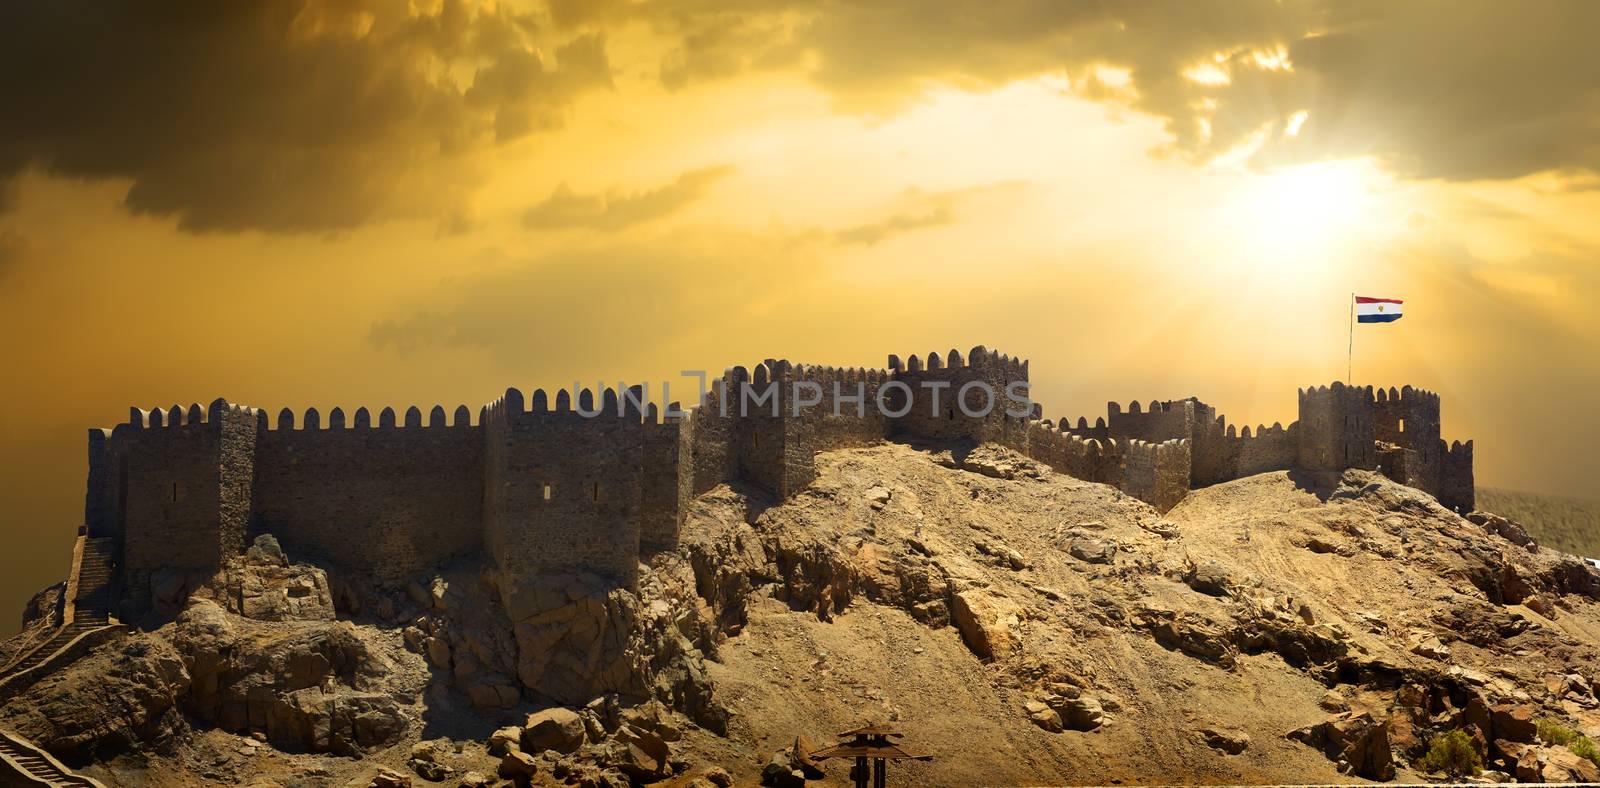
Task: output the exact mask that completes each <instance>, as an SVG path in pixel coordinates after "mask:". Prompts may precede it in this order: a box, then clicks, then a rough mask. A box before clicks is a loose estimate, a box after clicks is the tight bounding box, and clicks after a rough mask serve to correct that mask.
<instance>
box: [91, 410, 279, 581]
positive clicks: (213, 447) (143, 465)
mask: <svg viewBox="0 0 1600 788" xmlns="http://www.w3.org/2000/svg"><path fill="white" fill-rule="evenodd" d="M209 416H210V417H209V418H208V413H207V412H205V411H202V410H201V409H200V406H199V405H198V404H195V405H191V406H190V407H189V408H188V409H187V410H184V409H182V408H180V407H178V406H176V405H175V406H173V407H172V408H171V409H170V410H167V411H162V410H160V409H156V410H153V411H149V412H146V411H141V410H138V409H134V410H133V411H132V413H131V418H130V419H129V423H127V424H124V425H121V426H119V427H117V429H116V430H114V431H113V433H112V438H111V443H112V450H111V453H112V454H113V458H112V460H113V461H114V462H115V463H116V474H117V477H118V480H117V482H116V487H117V488H118V498H119V500H118V503H117V507H118V509H119V510H120V520H121V522H122V524H123V525H122V530H123V533H124V538H125V542H124V547H123V566H124V567H125V568H126V569H127V570H128V573H129V575H130V578H129V580H130V582H129V586H130V589H132V590H134V591H135V592H136V593H137V592H147V591H148V586H149V580H150V574H151V573H152V572H154V571H157V570H163V569H174V570H188V569H194V570H207V569H215V568H216V567H218V566H220V565H221V564H222V562H223V561H224V560H225V559H226V558H227V556H228V555H230V554H232V552H235V551H237V550H238V549H239V546H240V545H241V544H242V542H243V523H242V521H241V519H240V517H239V514H240V511H239V508H238V497H239V492H238V491H239V490H240V489H241V488H242V489H246V490H247V489H248V486H249V484H250V478H251V473H252V465H253V457H252V455H251V452H250V451H249V450H248V447H249V445H250V442H251V441H252V440H253V435H252V434H251V432H250V431H251V430H253V428H254V418H253V416H249V417H245V416H241V415H240V414H239V413H238V412H236V411H235V410H234V409H232V408H230V407H229V406H227V405H226V404H225V403H222V401H221V400H218V402H217V403H214V404H213V406H212V408H211V411H210V412H209Z"/></svg>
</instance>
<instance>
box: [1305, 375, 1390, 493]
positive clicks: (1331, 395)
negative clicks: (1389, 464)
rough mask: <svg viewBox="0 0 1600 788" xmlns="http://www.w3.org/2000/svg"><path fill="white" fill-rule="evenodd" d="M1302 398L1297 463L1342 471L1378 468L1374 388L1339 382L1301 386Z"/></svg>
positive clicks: (1315, 469) (1316, 468) (1312, 467)
mask: <svg viewBox="0 0 1600 788" xmlns="http://www.w3.org/2000/svg"><path fill="white" fill-rule="evenodd" d="M1299 399H1300V422H1299V425H1298V427H1297V432H1298V433H1299V435H1298V442H1299V449H1298V451H1297V457H1298V463H1297V464H1298V465H1299V466H1300V467H1301V468H1304V469H1306V470H1310V471H1339V470H1344V469H1345V468H1363V469H1366V470H1372V469H1373V468H1376V467H1377V465H1378V455H1377V451H1376V448H1375V447H1374V445H1373V424H1372V415H1373V409H1372V402H1373V401H1374V400H1373V394H1372V390H1371V389H1362V388H1354V387H1350V386H1346V385H1345V384H1343V383H1337V382H1336V383H1334V384H1333V385H1331V386H1318V387H1315V388H1308V389H1301V390H1300V392H1299Z"/></svg>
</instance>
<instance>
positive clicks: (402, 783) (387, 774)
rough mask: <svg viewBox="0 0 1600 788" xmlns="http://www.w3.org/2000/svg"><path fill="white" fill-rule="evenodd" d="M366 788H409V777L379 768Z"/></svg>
mask: <svg viewBox="0 0 1600 788" xmlns="http://www.w3.org/2000/svg"><path fill="white" fill-rule="evenodd" d="M367 788H411V776H410V775H407V774H401V773H400V772H397V771H395V770H393V769H389V768H385V767H382V766H379V767H378V773H377V774H375V775H373V776H372V780H371V781H369V782H368V783H367Z"/></svg>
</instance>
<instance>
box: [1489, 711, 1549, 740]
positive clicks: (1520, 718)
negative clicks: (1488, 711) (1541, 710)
mask: <svg viewBox="0 0 1600 788" xmlns="http://www.w3.org/2000/svg"><path fill="white" fill-rule="evenodd" d="M1490 724H1491V725H1492V726H1493V727H1492V728H1490V730H1491V731H1492V732H1493V736H1494V738H1496V739H1504V740H1506V741H1511V742H1520V743H1524V744H1527V743H1532V742H1533V741H1534V740H1535V739H1536V738H1537V737H1538V732H1539V726H1538V724H1537V723H1535V722H1534V721H1533V707H1532V706H1511V705H1507V704H1501V705H1499V706H1495V707H1494V709H1493V710H1492V718H1491V721H1490Z"/></svg>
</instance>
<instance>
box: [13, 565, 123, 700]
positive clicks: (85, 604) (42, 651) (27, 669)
mask: <svg viewBox="0 0 1600 788" xmlns="http://www.w3.org/2000/svg"><path fill="white" fill-rule="evenodd" d="M115 555H116V541H115V540H114V539H112V538H110V537H99V538H85V539H83V547H82V555H81V558H79V560H78V561H77V562H76V563H77V566H76V570H77V576H76V577H75V578H69V580H68V587H69V588H70V589H75V593H74V594H73V598H71V599H68V600H66V606H67V615H66V616H65V617H66V619H67V623H65V624H63V625H62V626H61V628H60V629H57V630H56V632H55V634H54V635H52V636H51V637H50V639H49V640H46V641H45V642H43V643H41V644H39V645H38V646H36V647H34V648H32V649H30V650H29V651H27V652H26V653H24V654H22V655H21V656H19V657H17V658H16V659H14V660H12V661H11V663H10V664H8V665H6V666H5V667H4V668H0V697H5V696H9V695H11V694H13V693H15V692H17V691H19V690H20V689H21V688H22V686H23V685H25V684H31V683H33V682H34V681H36V680H38V678H39V677H40V676H42V675H43V674H44V673H47V672H49V671H50V670H54V669H55V667H57V666H58V665H59V664H65V663H66V662H70V661H71V659H72V658H75V656H74V655H70V654H63V651H64V650H66V649H67V648H68V647H69V646H71V645H73V644H74V643H75V642H77V641H79V639H80V638H81V637H83V636H84V635H86V634H89V633H93V632H96V631H97V630H105V629H109V628H110V626H111V604H112V599H113V592H114V589H113V587H112V581H113V579H114V577H115V573H114V570H115V567H114V565H113V561H114V557H115ZM82 650H83V649H82V648H80V649H79V651H82ZM52 657H57V659H55V660H52V659H51V658H52ZM47 662H54V663H56V664H53V665H46V663H47ZM41 666H46V668H45V669H44V670H36V669H37V668H40V667H41Z"/></svg>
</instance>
